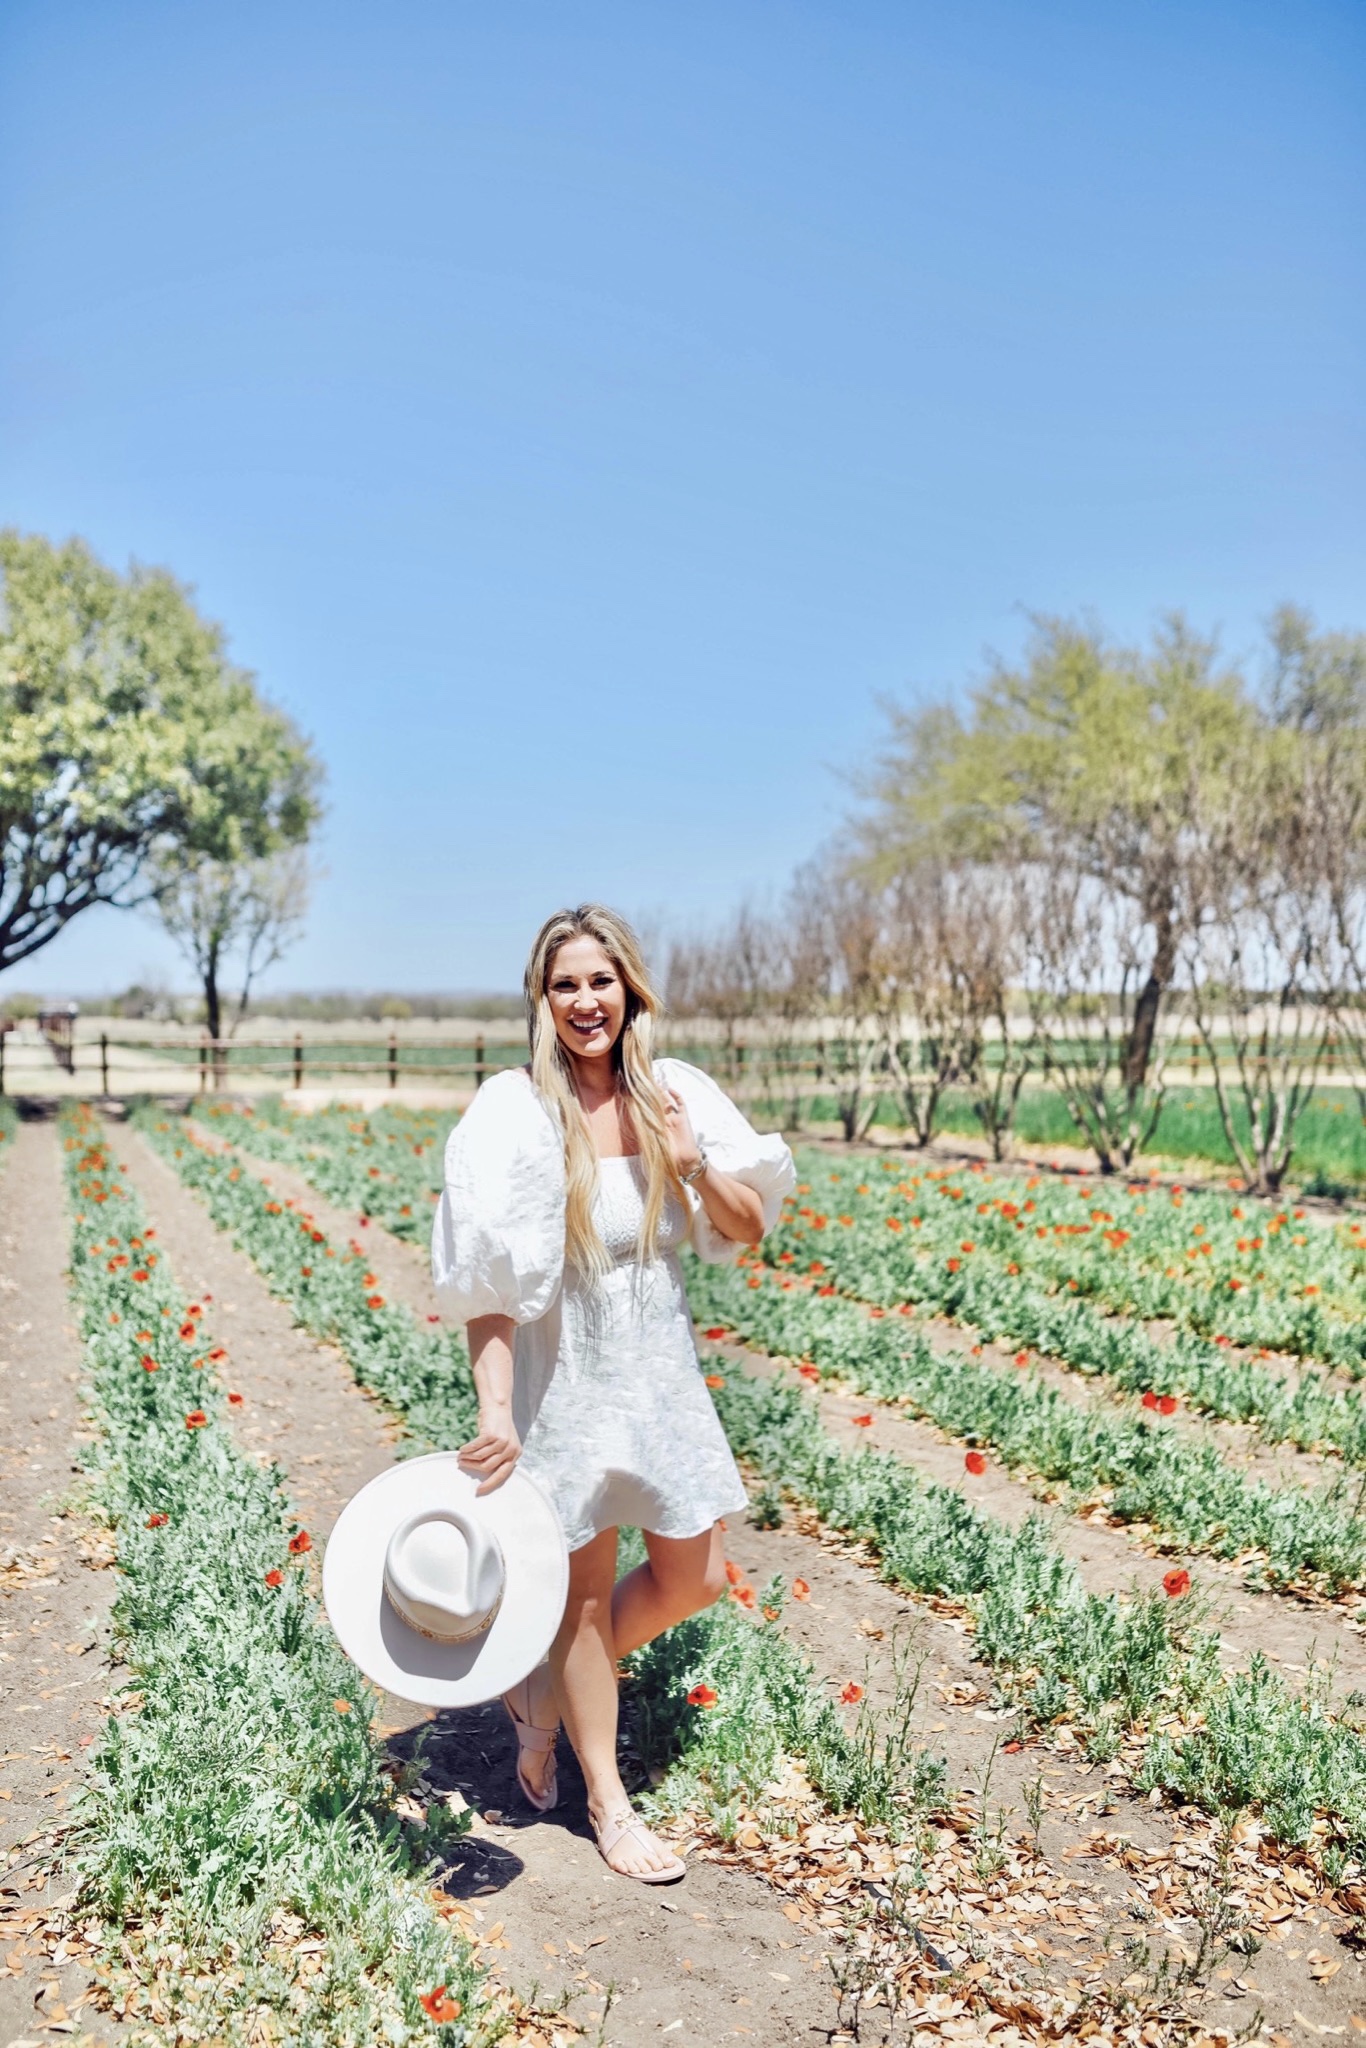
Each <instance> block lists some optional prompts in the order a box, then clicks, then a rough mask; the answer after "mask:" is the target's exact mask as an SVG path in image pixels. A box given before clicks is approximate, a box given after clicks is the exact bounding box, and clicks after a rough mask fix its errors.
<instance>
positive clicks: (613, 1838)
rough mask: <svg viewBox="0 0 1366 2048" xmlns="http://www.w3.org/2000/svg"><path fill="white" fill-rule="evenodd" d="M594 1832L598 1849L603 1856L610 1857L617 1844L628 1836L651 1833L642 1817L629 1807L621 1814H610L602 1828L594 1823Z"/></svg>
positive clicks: (624, 1808)
mask: <svg viewBox="0 0 1366 2048" xmlns="http://www.w3.org/2000/svg"><path fill="white" fill-rule="evenodd" d="M593 1832H594V1834H595V1835H596V1836H597V1838H598V1847H599V1849H601V1851H602V1853H603V1855H604V1856H610V1855H611V1853H612V1851H613V1850H614V1849H615V1848H616V1846H617V1844H618V1843H619V1842H622V1841H624V1840H625V1838H626V1836H627V1835H648V1833H649V1832H650V1831H649V1829H648V1828H647V1827H646V1825H645V1823H644V1821H643V1820H642V1819H641V1817H640V1815H639V1814H638V1813H634V1812H632V1810H631V1808H630V1807H629V1806H627V1807H623V1809H622V1811H621V1812H620V1813H609V1814H608V1816H607V1818H606V1820H605V1821H604V1822H603V1824H602V1826H601V1827H599V1826H598V1825H597V1823H596V1822H594V1825H593Z"/></svg>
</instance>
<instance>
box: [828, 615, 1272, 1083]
mask: <svg viewBox="0 0 1366 2048" xmlns="http://www.w3.org/2000/svg"><path fill="white" fill-rule="evenodd" d="M889 719H890V733H889V743H888V746H887V748H886V751H885V752H884V755H883V757H882V760H881V762H880V764H879V766H878V767H877V769H876V771H875V772H874V774H873V776H872V777H871V779H870V781H869V784H868V790H867V793H868V795H869V796H870V797H871V799H872V801H871V804H870V806H869V808H868V810H867V811H866V812H865V814H864V816H863V818H862V820H861V821H860V823H861V830H862V838H863V849H864V861H865V865H866V866H867V868H868V869H869V871H870V872H871V873H874V874H876V875H880V876H884V877H885V876H889V875H892V874H895V873H896V872H898V871H899V870H902V869H904V868H907V867H910V866H913V865H914V864H915V863H916V862H917V861H918V860H920V859H923V858H924V857H925V856H926V855H929V856H932V857H935V858H947V859H970V860H975V861H979V862H986V863H993V862H996V861H999V860H1000V859H1002V858H1007V859H1008V860H1010V861H1011V862H1012V863H1020V862H1029V861H1032V860H1040V859H1042V860H1045V861H1047V862H1048V863H1052V862H1053V861H1054V860H1055V859H1056V856H1057V853H1058V851H1059V849H1065V850H1066V851H1067V853H1068V855H1069V857H1070V859H1071V860H1072V861H1073V863H1074V864H1075V866H1076V868H1077V870H1078V871H1079V873H1080V874H1082V875H1084V876H1086V877H1087V878H1089V879H1090V880H1091V881H1093V882H1095V883H1097V884H1098V885H1099V886H1100V887H1101V888H1102V889H1103V890H1104V891H1107V892H1110V893H1112V894H1114V895H1117V896H1123V897H1126V898H1128V899H1129V901H1130V903H1131V904H1132V906H1133V910H1134V912H1135V913H1136V915H1137V917H1138V919H1139V921H1140V922H1141V924H1142V925H1143V926H1144V927H1145V929H1146V931H1147V933H1148V935H1149V937H1148V942H1147V945H1146V947H1145V949H1144V950H1145V954H1146V958H1145V971H1144V975H1143V978H1142V981H1141V983H1140V984H1139V985H1138V986H1137V987H1136V988H1135V989H1134V991H1133V994H1132V1000H1131V1002H1130V1003H1129V1005H1128V1014H1127V1019H1126V1032H1125V1038H1124V1043H1123V1046H1122V1049H1121V1054H1120V1060H1119V1065H1120V1069H1121V1071H1122V1074H1123V1079H1124V1085H1125V1088H1126V1090H1127V1091H1129V1092H1130V1093H1131V1094H1132V1095H1133V1096H1134V1098H1135V1100H1138V1099H1139V1098H1140V1095H1141V1091H1142V1090H1143V1089H1144V1088H1145V1086H1146V1084H1147V1082H1148V1077H1149V1069H1150V1066H1151V1064H1152V1061H1153V1055H1154V1047H1155V1043H1156V1038H1157V1030H1158V1021H1159V1015H1160V1011H1161V1006H1162V1000H1163V997H1164V995H1165V994H1166V992H1167V990H1168V989H1169V988H1170V987H1171V985H1172V982H1173V979H1174V977H1175V975H1176V972H1177V968H1178V963H1179V958H1180V946H1181V937H1182V924H1181V915H1182V905H1181V876H1182V863H1183V858H1184V847H1185V844H1186V841H1187V839H1188V838H1189V835H1190V833H1191V830H1192V828H1193V825H1194V821H1195V820H1196V819H1197V818H1198V816H1199V813H1200V811H1201V808H1202V806H1203V803H1204V800H1205V792H1206V791H1207V789H1208V788H1209V787H1210V786H1211V785H1213V786H1216V787H1217V786H1218V785H1219V784H1220V782H1221V781H1222V780H1223V779H1224V778H1226V777H1227V775H1228V773H1229V772H1230V768H1231V764H1232V763H1233V762H1235V761H1236V760H1237V759H1238V757H1239V755H1240V752H1241V750H1242V749H1243V747H1244V745H1245V743H1246V741H1247V737H1248V735H1249V733H1250V732H1251V731H1252V730H1253V729H1254V728H1255V726H1256V724H1257V713H1256V709H1255V706H1254V704H1253V702H1252V700H1251V697H1250V694H1249V692H1248V690H1247V687H1246V685H1245V684H1244V682H1243V680H1242V678H1241V677H1240V676H1238V675H1237V674H1235V673H1233V672H1230V671H1220V670H1219V669H1218V668H1217V666H1216V662H1215V650H1214V646H1213V643H1212V642H1210V641H1208V640H1202V639H1201V638H1199V636H1198V635H1196V634H1194V633H1192V632H1191V630H1190V629H1189V628H1188V627H1187V626H1186V625H1185V623H1184V622H1183V621H1182V620H1181V619H1180V618H1179V617H1173V618H1171V619H1169V620H1168V621H1167V622H1166V623H1165V624H1164V625H1163V626H1162V628H1161V629H1160V630H1159V632H1158V633H1157V635H1156V637H1155V639H1154V642H1153V645H1152V647H1151V648H1150V649H1149V650H1147V651H1141V650H1136V649H1126V648H1121V647H1117V646H1113V645H1111V644H1110V643H1109V642H1107V640H1106V639H1105V638H1104V636H1103V635H1102V634H1101V632H1100V631H1099V629H1098V628H1096V627H1095V626H1092V625H1087V624H1078V623H1075V622H1072V621H1067V620H1060V619H1039V620H1037V621H1036V622H1035V631H1034V637H1033V640H1032V642H1031V644H1030V647H1029V649H1028V653H1027V657H1026V660H1025V663H1024V665H1023V667H1021V668H1018V669H1015V668H1010V667H1007V666H1006V665H1005V664H1004V663H999V662H998V663H996V664H995V665H994V666H993V667H992V669H991V671H990V673H989V675H988V677H987V679H986V681H985V683H983V684H982V685H981V686H980V687H979V688H978V689H977V690H975V691H974V692H973V693H972V695H971V697H970V699H969V704H968V709H967V712H966V714H962V713H960V712H959V711H958V710H957V709H956V708H955V707H954V706H953V705H951V704H934V705H931V706H929V707H928V708H921V709H918V710H909V709H905V708H901V707H892V708H891V709H890V711H889Z"/></svg>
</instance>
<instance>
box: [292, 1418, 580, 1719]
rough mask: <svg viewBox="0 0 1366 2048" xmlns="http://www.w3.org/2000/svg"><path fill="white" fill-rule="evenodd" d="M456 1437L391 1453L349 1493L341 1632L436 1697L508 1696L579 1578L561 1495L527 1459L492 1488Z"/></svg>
mask: <svg viewBox="0 0 1366 2048" xmlns="http://www.w3.org/2000/svg"><path fill="white" fill-rule="evenodd" d="M478 1483H479V1482H478V1480H477V1479H476V1478H475V1477H474V1476H473V1475H472V1474H471V1473H468V1472H462V1471H461V1469H460V1465H459V1462H458V1458H457V1454H456V1452H454V1451H435V1452H433V1453H431V1455H430V1456H428V1457H425V1458H410V1459H408V1460H407V1461H406V1462H405V1463H403V1464H401V1465H392V1466H390V1468H389V1470H388V1471H387V1472H381V1473H380V1475H379V1477H378V1478H377V1479H372V1480H371V1481H370V1483H369V1485H368V1486H363V1487H362V1488H361V1490H360V1492H359V1493H358V1494H356V1495H355V1496H354V1497H353V1498H352V1499H351V1500H349V1501H348V1502H347V1504H346V1506H345V1507H344V1508H343V1509H342V1512H341V1514H340V1516H339V1517H338V1520H337V1524H336V1527H335V1528H334V1529H333V1531H332V1534H331V1536H330V1537H329V1538H328V1543H327V1550H326V1553H325V1554H324V1557H323V1599H324V1601H325V1603H326V1606H327V1613H328V1619H329V1620H330V1621H331V1623H332V1626H333V1628H334V1629H335V1630H336V1633H337V1640H338V1641H339V1642H340V1644H341V1646H342V1648H343V1649H344V1650H345V1652H346V1654H347V1656H348V1657H350V1658H351V1660H352V1662H353V1663H356V1664H358V1665H359V1666H360V1668H361V1670H362V1671H363V1672H364V1673H365V1675H366V1677H367V1678H371V1679H373V1680H374V1682H375V1684H376V1685H380V1686H383V1688H384V1690H385V1691H386V1692H392V1693H396V1694H397V1695H398V1697H399V1698H400V1699H404V1700H413V1701H415V1702H416V1703H417V1704H418V1705H420V1706H424V1707H472V1706H477V1705H478V1704H479V1703H480V1701H482V1700H491V1699H496V1698H497V1697H498V1695H499V1693H503V1692H506V1691H507V1690H508V1688H509V1687H510V1686H513V1685H516V1684H517V1682H518V1680H519V1679H522V1678H525V1677H526V1675H527V1673H528V1672H529V1671H532V1670H534V1669H535V1667H536V1665H537V1664H539V1663H540V1661H541V1659H542V1658H543V1657H544V1655H545V1653H546V1651H547V1650H548V1649H549V1648H550V1645H551V1643H552V1642H553V1641H554V1638H555V1631H556V1630H557V1629H558V1628H559V1625H560V1619H561V1616H562V1615H563V1613H564V1603H565V1598H566V1595H567V1594H568V1591H569V1550H568V1546H567V1545H566V1543H565V1539H564V1531H563V1529H562V1528H561V1527H560V1518H559V1516H558V1515H557V1514H556V1512H555V1508H554V1505H553V1503H552V1502H551V1501H550V1500H549V1499H548V1498H547V1496H546V1495H545V1494H544V1493H543V1492H542V1491H541V1489H540V1487H539V1486H538V1485H537V1484H536V1482H535V1480H534V1479H531V1478H530V1477H529V1476H528V1475H527V1474H526V1473H525V1472H523V1471H521V1470H520V1469H518V1470H515V1471H514V1472H513V1473H512V1476H511V1477H510V1478H509V1479H508V1480H506V1481H505V1482H504V1484H503V1485H502V1486H500V1487H497V1488H496V1489H495V1490H494V1492H492V1493H486V1494H484V1495H483V1496H482V1498H481V1497H479V1495H478V1494H477V1492H476V1489H477V1486H478Z"/></svg>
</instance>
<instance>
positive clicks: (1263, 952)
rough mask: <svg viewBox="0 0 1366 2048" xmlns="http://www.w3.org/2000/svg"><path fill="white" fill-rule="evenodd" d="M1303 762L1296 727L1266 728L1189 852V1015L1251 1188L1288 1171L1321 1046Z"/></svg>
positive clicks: (1318, 859)
mask: <svg viewBox="0 0 1366 2048" xmlns="http://www.w3.org/2000/svg"><path fill="white" fill-rule="evenodd" d="M1313 771H1314V759H1313V751H1312V750H1311V749H1307V748H1306V747H1305V745H1304V744H1303V735H1302V734H1301V733H1300V732H1298V731H1296V730H1295V729H1294V728H1293V727H1288V726H1286V725H1284V724H1282V725H1281V726H1279V727H1278V728H1277V727H1273V728H1271V729H1269V730H1268V731H1267V732H1266V733H1265V735H1264V736H1263V738H1262V740H1261V743H1260V744H1259V745H1258V746H1257V747H1256V748H1254V749H1251V750H1249V753H1248V755H1247V756H1246V758H1245V759H1244V761H1243V763H1242V764H1241V767H1240V772H1239V778H1238V783H1237V785H1236V787H1235V789H1234V790H1233V792H1232V796H1231V800H1230V802H1229V804H1228V806H1227V809H1226V811H1225V814H1224V816H1223V818H1222V819H1220V820H1218V821H1217V822H1215V823H1212V825H1211V829H1210V830H1209V831H1208V832H1207V833H1206V835H1205V837H1204V840H1203V843H1202V845H1201V847H1200V849H1199V852H1198V855H1197V856H1196V858H1195V859H1194V860H1193V862H1192V872H1193V885H1192V886H1193V892H1194V898H1195V915H1194V916H1193V917H1192V920H1191V927H1190V935H1189V938H1188V941H1187V946H1188V953H1189V959H1190V978H1191V989H1192V1005H1193V1010H1194V1016H1195V1023H1196V1028H1197V1029H1198V1031H1199V1033H1200V1037H1201V1039H1202V1041H1203V1043H1204V1046H1205V1049H1206V1051H1207V1053H1208V1055H1209V1060H1210V1067H1211V1072H1212V1076H1213V1083H1214V1092H1215V1098H1216V1100H1217V1102H1218V1105H1219V1119H1220V1122H1221V1123H1222V1125H1223V1129H1224V1136H1225V1137H1226V1139H1227V1140H1228V1143H1229V1147H1230V1149H1231V1150H1232V1152H1233V1156H1234V1158H1235V1159H1236V1160H1237V1161H1238V1165H1239V1167H1240V1168H1241V1169H1242V1173H1243V1177H1244V1179H1245V1180H1246V1181H1247V1183H1248V1186H1249V1187H1250V1188H1252V1189H1253V1190H1254V1191H1255V1192H1256V1193H1258V1194H1275V1193H1276V1192H1277V1191H1278V1189H1279V1188H1280V1186H1281V1183H1282V1181H1283V1180H1284V1178H1285V1175H1286V1173H1287V1171H1288V1169H1289V1166H1290V1161H1291V1158H1292V1157H1293V1154H1294V1149H1295V1129H1296V1125H1297V1124H1298V1122H1299V1119H1300V1117H1301V1116H1302V1115H1303V1113H1304V1111H1305V1109H1306V1108H1307V1107H1308V1105H1309V1103H1310V1101H1311V1099H1312V1097H1313V1093H1314V1088H1315V1086H1316V1084H1317V1080H1318V1073H1319V1068H1320V1065H1321V1063H1322V1061H1323V1058H1324V1054H1325V1051H1326V1048H1327V1032H1328V1023H1329V1014H1330V1012H1329V989H1328V985H1327V981H1326V978H1325V969H1326V967H1327V965H1328V962H1329V959H1330V957H1331V955H1330V952H1329V949H1328V945H1327V940H1328V937H1329V934H1330V932H1331V928H1332V904H1331V889H1330V887H1329V884H1328V878H1327V876H1326V873H1325V859H1324V851H1325V846H1324V837H1323V830H1322V825H1323V820H1322V819H1321V817H1320V814H1319V810H1318V795H1319V791H1318V784H1317V778H1316V776H1315V774H1314V772H1313ZM1229 1067H1231V1069H1232V1073H1231V1077H1230V1074H1229V1072H1228V1068H1229ZM1235 1105H1237V1106H1239V1107H1241V1109H1242V1112H1243V1114H1242V1116H1241V1117H1239V1116H1237V1115H1236V1114H1235Z"/></svg>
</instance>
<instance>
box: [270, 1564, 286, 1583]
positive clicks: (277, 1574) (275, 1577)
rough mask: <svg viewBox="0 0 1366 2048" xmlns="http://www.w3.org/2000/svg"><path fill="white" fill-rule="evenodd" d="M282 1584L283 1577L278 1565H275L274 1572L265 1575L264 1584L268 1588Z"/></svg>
mask: <svg viewBox="0 0 1366 2048" xmlns="http://www.w3.org/2000/svg"><path fill="white" fill-rule="evenodd" d="M284 1582H285V1575H284V1573H283V1572H282V1571H281V1570H280V1567H279V1566H278V1565H276V1567H275V1569H274V1571H271V1572H267V1573H266V1584H267V1585H268V1586H283V1584H284Z"/></svg>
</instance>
